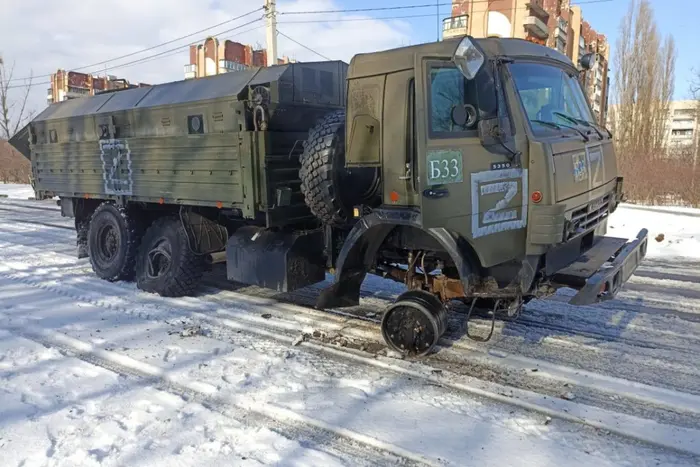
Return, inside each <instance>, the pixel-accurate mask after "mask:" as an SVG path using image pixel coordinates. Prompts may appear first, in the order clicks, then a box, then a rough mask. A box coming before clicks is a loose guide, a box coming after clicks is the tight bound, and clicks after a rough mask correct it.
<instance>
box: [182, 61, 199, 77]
mask: <svg viewBox="0 0 700 467" xmlns="http://www.w3.org/2000/svg"><path fill="white" fill-rule="evenodd" d="M196 77H197V65H194V64H190V65H185V79H194V78H196Z"/></svg>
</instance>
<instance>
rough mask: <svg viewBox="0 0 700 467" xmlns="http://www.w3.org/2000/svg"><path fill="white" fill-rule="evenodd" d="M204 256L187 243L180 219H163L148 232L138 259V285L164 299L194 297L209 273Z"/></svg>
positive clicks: (169, 217) (144, 237) (157, 221)
mask: <svg viewBox="0 0 700 467" xmlns="http://www.w3.org/2000/svg"><path fill="white" fill-rule="evenodd" d="M206 267H207V266H206V262H205V259H204V257H203V256H202V255H197V254H196V253H194V252H193V251H192V250H191V249H190V246H189V244H188V239H187V233H186V232H185V228H184V227H183V225H182V222H180V219H178V218H177V217H171V216H168V217H162V218H160V219H158V220H156V221H155V222H154V223H153V224H152V225H151V226H150V227H149V228H148V230H146V234H145V235H144V236H143V240H142V241H141V246H140V248H139V251H138V255H137V260H136V285H137V287H138V288H139V289H141V290H143V291H144V292H150V293H156V294H158V295H161V296H164V297H184V296H188V295H192V294H193V293H194V292H195V290H196V289H197V287H198V286H199V283H200V282H201V279H202V275H203V274H204V271H205V270H206Z"/></svg>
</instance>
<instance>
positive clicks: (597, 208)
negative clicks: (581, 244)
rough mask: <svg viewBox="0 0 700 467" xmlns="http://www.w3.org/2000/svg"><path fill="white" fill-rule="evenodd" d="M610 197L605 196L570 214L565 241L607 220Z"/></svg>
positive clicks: (608, 195)
mask: <svg viewBox="0 0 700 467" xmlns="http://www.w3.org/2000/svg"><path fill="white" fill-rule="evenodd" d="M610 196H611V195H610V194H607V195H605V196H603V197H602V198H598V199H596V200H593V201H591V202H590V203H588V204H587V205H585V206H582V207H580V208H578V209H576V210H575V211H574V212H572V213H571V224H570V228H569V229H568V232H567V234H566V237H567V238H566V240H569V239H570V238H571V237H574V236H576V235H579V234H581V233H583V232H585V231H587V230H589V229H591V228H593V227H595V226H596V225H597V224H598V223H599V222H601V221H603V220H604V219H605V218H607V217H608V215H609V213H610Z"/></svg>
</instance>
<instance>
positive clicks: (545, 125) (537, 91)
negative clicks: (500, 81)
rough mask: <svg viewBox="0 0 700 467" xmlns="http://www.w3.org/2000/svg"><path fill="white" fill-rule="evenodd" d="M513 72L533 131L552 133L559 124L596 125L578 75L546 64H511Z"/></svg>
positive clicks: (561, 126)
mask: <svg viewBox="0 0 700 467" xmlns="http://www.w3.org/2000/svg"><path fill="white" fill-rule="evenodd" d="M510 72H511V74H512V76H513V79H514V81H515V87H516V89H517V91H518V94H519V95H520V99H521V100H522V102H523V106H524V107H525V112H526V113H527V117H528V119H529V120H530V122H531V124H532V127H533V131H536V132H537V131H550V132H551V131H552V128H556V127H557V126H560V128H564V127H566V126H571V125H572V124H573V125H577V124H581V125H584V126H587V124H594V122H593V115H592V114H591V111H590V108H589V107H588V104H587V102H586V98H585V96H584V94H583V89H582V88H581V84H580V83H579V82H578V80H577V79H576V77H575V76H570V75H569V74H567V73H566V72H565V71H564V70H563V69H561V68H559V67H556V66H553V65H547V64H544V63H527V62H520V63H511V64H510ZM552 124H555V125H552Z"/></svg>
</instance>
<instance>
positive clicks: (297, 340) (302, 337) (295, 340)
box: [292, 333, 308, 347]
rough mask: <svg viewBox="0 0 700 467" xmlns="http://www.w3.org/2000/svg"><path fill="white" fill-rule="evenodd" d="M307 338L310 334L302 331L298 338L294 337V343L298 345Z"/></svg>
mask: <svg viewBox="0 0 700 467" xmlns="http://www.w3.org/2000/svg"><path fill="white" fill-rule="evenodd" d="M306 339H308V335H307V334H306V333H301V334H299V336H297V338H296V339H294V341H293V342H292V345H293V346H295V347H296V346H297V345H299V344H301V343H302V342H304V341H306Z"/></svg>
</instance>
